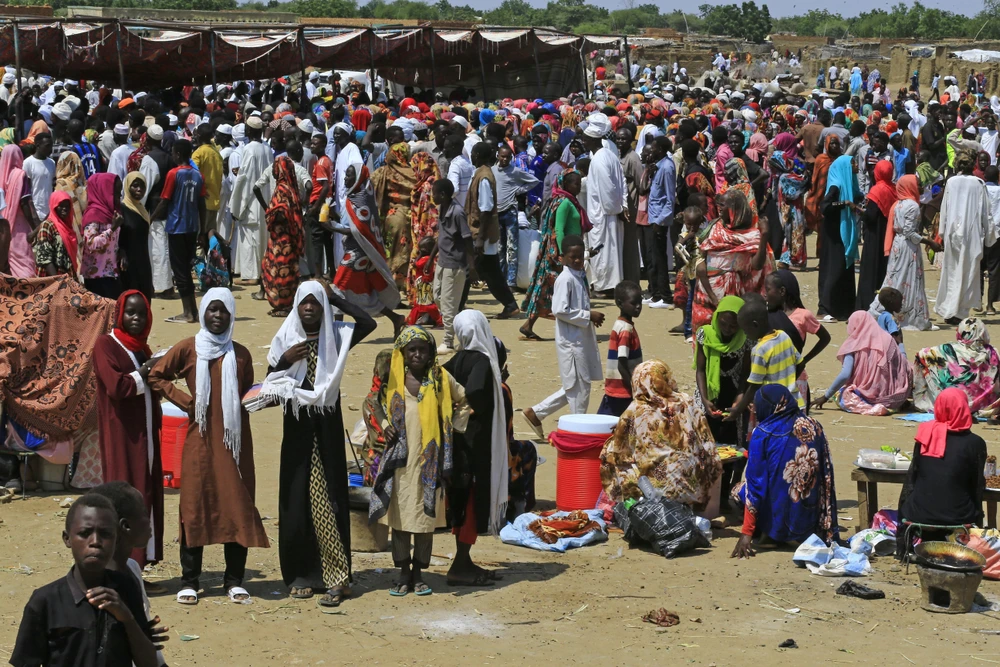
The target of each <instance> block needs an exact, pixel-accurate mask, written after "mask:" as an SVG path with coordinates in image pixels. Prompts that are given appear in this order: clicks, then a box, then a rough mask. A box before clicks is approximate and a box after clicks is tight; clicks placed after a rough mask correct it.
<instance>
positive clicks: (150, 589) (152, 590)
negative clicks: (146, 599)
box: [142, 579, 167, 595]
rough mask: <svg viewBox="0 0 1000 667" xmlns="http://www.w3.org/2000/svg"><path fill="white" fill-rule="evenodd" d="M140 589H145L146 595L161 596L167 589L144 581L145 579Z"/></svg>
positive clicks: (161, 585)
mask: <svg viewBox="0 0 1000 667" xmlns="http://www.w3.org/2000/svg"><path fill="white" fill-rule="evenodd" d="M142 587H143V588H144V589H146V595H163V594H164V593H166V592H167V587H166V586H164V585H163V584H158V583H156V582H153V581H146V580H145V579H144V580H143V582H142Z"/></svg>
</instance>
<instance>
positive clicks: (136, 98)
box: [132, 93, 146, 102]
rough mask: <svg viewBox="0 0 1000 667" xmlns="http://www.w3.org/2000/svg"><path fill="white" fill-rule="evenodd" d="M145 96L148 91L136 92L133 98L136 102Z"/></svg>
mask: <svg viewBox="0 0 1000 667" xmlns="http://www.w3.org/2000/svg"><path fill="white" fill-rule="evenodd" d="M145 96H146V93H136V94H135V95H133V96H132V99H133V100H135V101H136V102H138V101H139V100H141V99H142V98H144V97H145Z"/></svg>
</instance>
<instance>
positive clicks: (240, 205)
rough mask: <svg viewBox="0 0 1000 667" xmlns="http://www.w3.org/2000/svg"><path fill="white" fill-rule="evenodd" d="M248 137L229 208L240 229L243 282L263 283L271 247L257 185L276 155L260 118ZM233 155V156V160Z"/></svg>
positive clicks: (267, 196)
mask: <svg viewBox="0 0 1000 667" xmlns="http://www.w3.org/2000/svg"><path fill="white" fill-rule="evenodd" d="M246 133H247V138H248V139H249V140H250V143H248V144H247V145H246V146H245V147H244V148H243V154H242V156H241V162H240V168H239V169H240V171H239V174H237V176H236V182H235V183H234V184H233V196H232V198H231V199H230V201H229V208H230V210H231V211H232V214H233V221H234V224H235V226H236V227H238V228H239V230H240V239H239V244H238V245H237V247H236V255H237V257H238V260H237V261H238V263H239V267H240V278H241V279H242V280H243V281H248V280H252V281H257V280H260V262H261V259H263V257H264V250H265V248H266V247H267V226H266V225H265V223H264V209H263V208H262V207H261V205H260V203H259V202H258V201H257V198H256V197H255V196H254V193H253V186H254V184H255V183H256V182H257V179H259V178H260V175H261V174H263V173H264V171H265V170H267V169H270V168H271V165H272V164H274V152H273V151H272V150H271V149H270V148H269V147H267V146H265V145H264V144H263V143H261V138H262V136H263V133H264V123H263V122H262V121H261V119H260V116H251V117H250V118H249V119H247V123H246ZM231 159H232V156H230V160H231ZM262 194H263V195H264V199H265V201H270V199H271V193H270V192H264V193H262Z"/></svg>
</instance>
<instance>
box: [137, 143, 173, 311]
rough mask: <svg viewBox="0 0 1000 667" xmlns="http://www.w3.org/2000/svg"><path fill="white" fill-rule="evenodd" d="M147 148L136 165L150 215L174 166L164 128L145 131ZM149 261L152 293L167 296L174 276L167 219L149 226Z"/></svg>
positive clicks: (156, 221)
mask: <svg viewBox="0 0 1000 667" xmlns="http://www.w3.org/2000/svg"><path fill="white" fill-rule="evenodd" d="M146 147H147V148H148V149H149V152H148V153H146V155H144V156H143V157H142V162H140V163H139V173H140V174H142V176H143V178H145V179H146V194H145V195H144V199H143V202H142V203H143V205H144V206H145V207H146V210H147V211H150V213H153V212H155V211H154V209H156V205H157V204H158V203H159V201H160V193H161V192H162V191H163V180H164V179H165V178H166V176H167V172H168V171H170V170H171V169H172V168H173V166H174V163H173V159H172V158H171V157H170V154H169V153H168V152H167V151H165V150H164V149H163V128H162V127H161V126H159V125H150V126H149V129H148V130H146ZM149 262H150V265H151V266H152V268H153V291H154V292H155V293H157V294H166V295H169V294H170V293H172V292H173V289H174V279H173V273H172V272H171V270H170V249H169V247H168V239H167V229H166V220H165V218H164V217H161V218H159V219H157V218H153V219H151V220H150V223H149Z"/></svg>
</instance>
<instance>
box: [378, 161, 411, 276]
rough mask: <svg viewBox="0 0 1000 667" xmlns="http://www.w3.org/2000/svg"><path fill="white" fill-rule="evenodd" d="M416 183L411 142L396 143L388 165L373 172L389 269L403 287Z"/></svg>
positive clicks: (409, 253) (407, 262) (406, 270)
mask: <svg viewBox="0 0 1000 667" xmlns="http://www.w3.org/2000/svg"><path fill="white" fill-rule="evenodd" d="M416 184H417V179H416V175H415V174H414V172H413V168H412V167H411V166H410V147H409V145H408V144H405V143H398V144H395V145H393V146H392V147H391V148H390V149H389V152H388V153H387V154H386V156H385V165H384V166H382V167H379V168H378V169H376V170H375V173H373V174H372V187H373V188H374V190H375V201H376V202H378V211H379V215H381V216H382V228H383V238H384V239H385V245H386V250H388V251H389V252H388V256H389V270H390V271H392V276H393V279H394V281H395V283H396V285H397V287H400V288H401V287H403V285H404V284H405V282H406V275H407V273H408V271H409V265H410V255H411V251H412V250H413V246H412V245H411V244H412V242H413V240H412V238H411V234H410V225H411V224H412V222H411V213H410V204H411V201H412V194H413V190H414V188H415V186H416Z"/></svg>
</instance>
